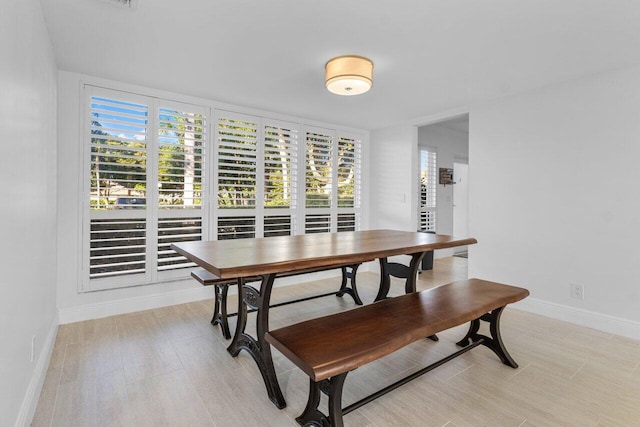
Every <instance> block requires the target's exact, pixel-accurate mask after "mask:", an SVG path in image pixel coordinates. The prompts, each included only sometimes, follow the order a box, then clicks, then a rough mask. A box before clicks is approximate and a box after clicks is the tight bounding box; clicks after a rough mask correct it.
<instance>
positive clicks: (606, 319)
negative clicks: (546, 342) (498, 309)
mask: <svg viewBox="0 0 640 427" xmlns="http://www.w3.org/2000/svg"><path fill="white" fill-rule="evenodd" d="M512 306H513V307H514V308H517V309H520V310H523V311H528V312H531V313H535V314H540V315H542V316H546V317H551V318H553V319H558V320H564V321H566V322H570V323H575V324H577V325H581V326H587V327H589V328H593V329H597V330H600V331H604V332H608V333H611V334H616V335H622V336H625V337H628V338H633V339H636V340H640V322H636V321H633V320H628V319H622V318H620V317H615V316H609V315H607V314H601V313H596V312H593V311H588V310H583V309H580V308H575V307H569V306H566V305H561V304H556V303H552V302H548V301H543V300H539V299H536V298H531V297H529V298H526V299H524V300H522V301H520V302H517V303H515V304H513V305H512Z"/></svg>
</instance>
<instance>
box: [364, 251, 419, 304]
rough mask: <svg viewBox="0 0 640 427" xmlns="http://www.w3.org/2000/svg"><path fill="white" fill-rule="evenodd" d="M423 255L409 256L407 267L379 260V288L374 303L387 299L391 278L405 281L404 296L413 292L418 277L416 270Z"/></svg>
mask: <svg viewBox="0 0 640 427" xmlns="http://www.w3.org/2000/svg"><path fill="white" fill-rule="evenodd" d="M425 253H426V252H418V253H415V254H410V256H411V262H410V263H409V266H406V265H404V264H400V263H398V262H389V261H388V260H387V258H380V259H379V260H380V288H379V289H378V295H376V299H375V301H380V300H383V299H385V298H387V295H388V294H389V289H390V288H391V279H390V277H391V276H393V277H398V278H400V279H406V282H405V285H404V292H405V293H406V294H410V293H412V292H415V291H416V278H417V277H418V270H419V269H420V261H421V260H422V257H424V255H425Z"/></svg>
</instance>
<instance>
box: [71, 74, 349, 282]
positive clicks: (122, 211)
mask: <svg viewBox="0 0 640 427" xmlns="http://www.w3.org/2000/svg"><path fill="white" fill-rule="evenodd" d="M84 92H85V96H86V98H85V99H86V104H85V110H84V114H85V116H84V117H85V133H84V138H85V139H84V140H85V148H86V151H85V153H84V161H83V167H84V173H85V175H84V188H83V190H84V193H83V194H84V202H85V204H84V206H83V210H84V212H85V215H84V223H83V259H82V276H83V280H82V290H83V291H94V290H102V289H111V288H117V287H125V286H134V285H141V284H149V283H155V282H159V281H163V280H171V279H175V278H180V277H185V276H187V275H188V271H189V270H188V269H189V268H191V267H193V266H194V264H193V263H191V262H189V261H187V260H186V259H185V258H184V257H182V256H179V255H178V254H176V253H175V252H174V251H173V250H171V248H170V246H171V244H172V243H174V242H183V241H191V240H202V239H220V240H224V239H243V238H253V237H272V236H288V235H295V234H303V233H325V232H335V231H338V232H340V231H353V230H357V229H359V226H360V191H361V180H360V169H361V157H362V156H361V149H362V147H361V146H362V142H361V136H359V135H350V134H346V133H343V132H340V131H336V130H333V129H322V128H314V127H310V126H305V125H303V124H299V123H290V122H285V121H279V120H274V119H270V118H265V117H259V116H254V115H248V114H240V113H235V112H230V111H223V110H216V111H215V117H214V119H213V120H212V130H213V131H214V133H213V134H214V138H213V144H212V146H211V149H210V148H209V146H208V144H209V143H210V142H209V141H208V137H207V133H208V129H209V128H208V126H209V123H208V120H209V117H211V114H210V109H209V108H207V107H202V106H197V105H190V104H183V103H178V102H174V101H169V100H165V99H160V98H156V97H149V96H142V95H136V94H132V93H128V92H122V91H116V90H110V89H106V88H99V87H94V86H90V85H86V86H85V89H84Z"/></svg>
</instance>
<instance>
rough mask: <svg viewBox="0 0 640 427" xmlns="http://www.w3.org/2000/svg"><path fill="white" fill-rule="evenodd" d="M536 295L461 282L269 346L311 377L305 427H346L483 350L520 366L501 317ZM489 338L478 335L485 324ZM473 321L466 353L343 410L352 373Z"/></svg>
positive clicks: (278, 338) (300, 328) (345, 315)
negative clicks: (346, 420) (397, 392)
mask: <svg viewBox="0 0 640 427" xmlns="http://www.w3.org/2000/svg"><path fill="white" fill-rule="evenodd" d="M527 295H529V291H527V290H526V289H522V288H517V287H514V286H508V285H502V284H499V283H494V282H488V281H485V280H479V279H469V280H461V281H458V282H453V283H450V284H447V285H443V286H438V287H436V288H432V289H429V290H426V291H422V292H414V293H411V294H407V295H403V296H399V297H395V298H389V299H385V300H382V301H379V302H376V303H373V304H370V305H366V306H363V307H357V308H355V309H352V310H348V311H344V312H341V313H337V314H333V315H329V316H325V317H320V318H317V319H312V320H308V321H305V322H301V323H297V324H295V325H291V326H287V327H284V328H281V329H277V330H273V331H269V332H268V333H267V334H266V340H267V342H269V343H270V344H271V345H272V346H273V347H275V348H276V349H277V350H278V351H280V352H281V353H282V354H284V355H285V356H286V357H287V358H289V359H290V360H291V361H292V362H293V363H294V364H296V365H297V366H298V367H299V368H300V369H302V371H303V372H304V373H305V374H307V375H308V376H309V378H310V388H309V398H308V401H307V406H306V408H305V410H304V412H303V413H302V414H301V415H300V416H299V417H298V418H296V421H298V423H299V424H300V425H311V426H327V425H330V426H342V425H343V422H342V417H343V415H346V414H348V413H349V412H351V411H353V410H355V409H357V408H359V407H360V406H362V405H364V404H366V403H368V402H370V401H371V400H373V399H376V398H377V397H380V396H382V395H384V394H386V393H388V392H390V391H391V390H394V389H395V388H397V387H400V386H401V385H403V384H405V383H407V382H409V381H411V380H413V379H415V378H417V377H419V376H420V375H423V374H425V373H426V372H429V371H430V370H432V369H434V368H436V367H438V366H440V365H442V364H443V363H445V362H448V361H449V360H451V359H453V358H455V357H457V356H460V355H462V354H463V353H465V352H467V351H469V350H471V349H472V348H474V347H476V346H478V345H484V346H486V347H488V348H490V349H491V350H493V352H494V353H496V354H497V355H498V357H499V358H500V360H501V361H502V363H504V364H506V365H508V366H511V367H513V368H517V367H518V365H517V364H516V362H515V361H514V360H513V359H512V358H511V356H510V355H509V353H508V352H507V350H506V348H505V346H504V344H503V343H502V339H501V337H500V315H501V314H502V311H503V309H504V307H505V306H506V305H507V304H510V303H513V302H516V301H519V300H521V299H523V298H525V297H526V296H527ZM481 320H482V321H486V322H489V324H490V335H491V337H487V336H484V335H481V334H479V333H478V331H479V328H480V321H481ZM466 322H471V325H470V328H469V331H468V333H467V335H466V336H465V337H464V338H463V339H462V340H460V341H459V342H458V343H457V344H458V345H459V346H461V347H463V348H462V349H461V350H459V351H457V352H455V353H453V354H451V355H449V356H447V357H445V358H444V359H441V360H439V361H437V362H435V363H433V364H431V365H429V366H427V367H425V368H423V369H421V370H419V371H418V372H416V373H414V374H412V375H410V376H408V377H406V378H404V379H402V380H400V381H398V382H396V383H394V384H392V385H390V386H387V387H385V388H383V389H382V390H380V391H378V392H376V393H374V394H372V395H370V396H368V397H366V398H364V399H362V400H359V401H358V402H356V403H353V404H351V405H349V406H347V407H346V408H344V409H343V408H342V386H343V384H344V381H345V378H346V376H347V373H349V372H350V371H352V370H354V369H356V368H358V367H360V366H363V365H366V364H367V363H369V362H372V361H374V360H376V359H379V358H381V357H383V356H386V355H388V354H391V353H393V352H394V351H396V350H398V349H400V348H402V347H404V346H406V345H408V344H411V343H413V342H415V341H417V340H421V339H424V338H425V337H429V336H431V335H434V334H436V333H438V332H441V331H444V330H446V329H450V328H452V327H455V326H458V325H461V324H464V323H466ZM321 392H322V393H325V394H326V395H328V397H329V402H328V403H329V405H328V408H329V409H328V410H329V414H328V415H325V414H323V413H322V412H320V410H319V409H318V405H319V403H320V394H321Z"/></svg>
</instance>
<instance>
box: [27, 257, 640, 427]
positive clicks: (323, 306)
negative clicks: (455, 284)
mask: <svg viewBox="0 0 640 427" xmlns="http://www.w3.org/2000/svg"><path fill="white" fill-rule="evenodd" d="M466 265H467V260H466V259H464V258H459V257H452V258H445V259H441V260H436V261H435V268H434V270H432V271H425V272H423V273H422V274H421V275H420V280H419V282H418V288H419V289H426V288H429V287H431V286H435V285H438V284H442V283H447V282H450V281H452V280H456V279H461V278H467V268H466ZM377 281H378V275H377V274H376V273H358V287H359V290H360V291H361V292H360V293H361V297H362V299H363V301H365V303H369V302H371V301H372V300H373V298H374V297H375V294H376V291H377ZM338 285H339V278H334V279H330V280H323V281H317V282H312V283H308V284H304V285H300V286H295V287H282V288H276V289H275V290H274V297H273V299H272V300H273V301H274V302H280V301H285V300H288V299H292V298H296V297H300V296H306V295H312V294H314V293H321V292H327V291H329V290H331V289H337V287H338ZM514 285H517V283H514ZM402 289H403V287H402V285H401V284H400V282H399V281H397V280H395V279H394V280H393V283H392V292H391V294H392V295H399V294H400V293H401V292H402ZM235 301H236V299H235V297H233V296H231V297H230V301H229V306H230V307H235V304H236V302H235ZM212 306H213V303H212V301H211V300H207V301H200V302H195V303H190V304H181V305H176V306H172V307H165V308H160V309H156V310H148V311H143V312H138V313H131V314H126V315H121V316H114V317H109V318H105V319H97V320H91V321H86V322H79V323H74V324H69V325H62V326H60V329H59V331H58V336H57V338H56V343H55V347H54V350H53V355H52V358H51V363H50V365H49V369H48V371H47V376H46V379H45V384H44V387H43V390H42V393H41V395H40V400H39V402H38V407H37V410H36V414H35V417H34V420H33V423H32V425H33V426H65V427H66V426H82V427H91V426H132V427H133V426H135V427H138V426H295V425H297V424H296V423H295V421H294V418H295V417H296V416H298V415H299V414H300V412H302V410H303V408H304V405H305V403H306V397H307V387H308V379H307V377H306V376H305V375H304V374H303V373H302V372H301V371H299V370H298V369H297V368H295V367H294V366H293V365H292V364H291V363H290V362H289V361H288V360H287V359H285V358H284V357H283V356H282V355H280V354H279V353H277V352H275V351H274V362H275V365H276V372H277V373H278V378H279V381H280V385H281V387H282V390H283V393H284V396H285V398H286V399H287V403H288V406H287V408H285V409H284V410H278V409H277V408H276V407H275V406H273V404H271V402H270V401H269V400H268V399H267V395H266V392H265V390H264V385H263V384H262V379H261V377H260V373H259V371H258V369H257V368H256V366H255V363H254V362H253V360H252V359H251V358H250V356H248V355H247V354H246V353H245V352H242V353H241V354H240V356H238V357H237V358H232V357H230V356H229V354H228V353H227V352H226V346H227V344H228V341H227V340H225V339H224V338H223V337H222V334H221V333H220V328H219V327H217V326H216V327H213V326H211V325H210V323H209V320H210V318H211V313H212ZM352 307H354V303H353V300H352V299H351V298H350V297H349V296H345V297H344V298H336V297H333V296H330V297H325V298H321V299H317V300H312V301H307V302H303V303H299V304H293V305H289V306H284V307H281V308H277V309H274V310H272V312H271V314H272V315H271V326H272V327H274V328H277V327H280V326H284V325H287V324H290V323H293V322H297V321H301V320H304V319H308V318H312V317H317V316H319V315H324V314H329V313H333V312H337V311H340V310H345V309H349V308H352ZM252 320H253V317H250V323H249V324H250V325H251V326H250V328H251V327H253V322H252ZM234 322H235V320H234V319H233V318H232V320H231V326H232V328H233V327H234V326H235V323H234ZM465 332H466V327H458V328H454V329H452V330H449V331H447V332H445V333H441V334H439V337H440V342H437V343H435V342H432V341H429V340H424V341H421V342H417V343H414V344H412V345H410V346H408V347H406V348H404V349H403V350H401V351H398V352H396V353H394V354H392V355H390V356H388V357H385V358H383V359H381V360H379V361H377V362H375V363H371V364H369V365H367V366H365V367H362V368H360V369H357V370H356V371H354V372H352V373H350V374H349V376H348V377H347V381H346V385H345V389H344V398H343V400H344V404H345V406H346V405H348V404H349V403H351V402H353V401H355V400H358V399H359V398H362V397H363V396H365V395H367V394H370V393H372V392H373V391H375V390H377V389H379V388H381V387H382V386H384V385H387V384H390V383H392V382H394V381H396V380H398V379H400V378H402V377H403V376H405V375H407V374H408V373H410V372H413V371H415V370H417V369H419V368H420V367H422V366H425V365H427V364H429V363H430V362H433V361H434V360H437V359H438V358H440V357H442V356H444V355H446V354H448V353H451V352H453V351H455V349H456V347H455V342H456V341H457V340H458V339H459V338H460V337H462V336H463V335H464V333H465ZM502 335H503V338H504V341H505V343H506V346H507V348H508V350H509V351H510V353H511V355H512V356H513V357H514V358H515V360H516V361H517V362H518V363H519V365H520V368H519V369H515V370H514V369H511V368H509V367H507V366H505V365H502V364H501V363H500V362H499V360H498V358H497V357H496V356H495V355H494V354H493V353H492V352H491V351H490V350H488V349H486V348H484V347H478V348H477V349H474V350H473V351H470V352H469V353H466V354H465V355H464V356H462V357H460V358H458V359H455V360H453V361H452V362H450V363H447V364H445V365H444V366H441V367H439V368H437V369H435V370H434V371H432V372H430V373H428V374H426V375H425V376H423V377H421V378H419V379H417V380H415V381H412V382H411V383H409V384H407V385H405V386H403V387H401V388H399V389H397V390H395V391H394V392H392V393H390V394H388V395H386V396H384V397H382V398H380V399H378V400H376V401H374V402H372V403H369V404H367V405H365V406H364V407H362V408H360V409H358V410H357V411H354V412H353V413H351V414H349V415H347V416H345V424H346V425H347V426H447V427H456V426H460V427H462V426H474V427H475V426H527V427H531V426H598V427H604V426H640V342H638V341H634V340H630V339H626V338H623V337H619V336H615V335H611V334H607V333H603V332H599V331H595V330H592V329H588V328H584V327H581V326H577V325H573V324H569V323H565V322H561V321H557V320H553V319H549V318H545V317H542V316H537V315H533V314H530V313H526V312H522V311H519V310H516V309H513V308H508V309H507V310H506V311H505V313H504V315H503V318H502Z"/></svg>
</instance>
